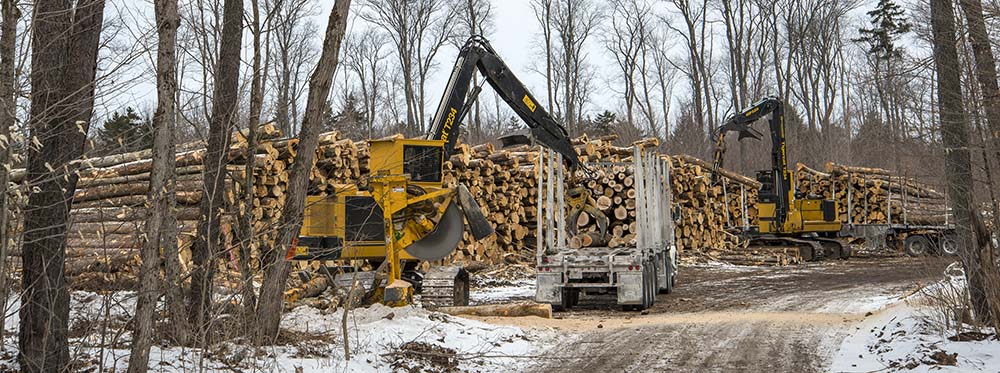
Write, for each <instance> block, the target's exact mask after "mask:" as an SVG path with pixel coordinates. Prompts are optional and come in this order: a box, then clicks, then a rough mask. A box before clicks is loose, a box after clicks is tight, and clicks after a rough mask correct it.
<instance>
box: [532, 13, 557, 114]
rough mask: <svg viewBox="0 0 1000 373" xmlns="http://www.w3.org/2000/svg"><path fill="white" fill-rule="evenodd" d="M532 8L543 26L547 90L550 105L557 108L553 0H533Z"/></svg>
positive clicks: (552, 108)
mask: <svg viewBox="0 0 1000 373" xmlns="http://www.w3.org/2000/svg"><path fill="white" fill-rule="evenodd" d="M531 10H532V11H533V12H534V13H535V19H536V20H538V23H539V24H540V25H541V27H542V40H543V41H544V42H545V47H544V48H545V49H544V51H543V53H544V54H545V90H546V91H547V93H548V98H549V101H548V107H549V108H550V109H551V110H554V109H555V106H553V105H555V102H554V96H553V95H554V92H553V77H552V53H553V50H552V49H553V46H552V0H532V1H531Z"/></svg>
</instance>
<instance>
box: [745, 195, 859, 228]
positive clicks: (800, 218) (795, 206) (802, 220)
mask: <svg viewBox="0 0 1000 373" xmlns="http://www.w3.org/2000/svg"><path fill="white" fill-rule="evenodd" d="M776 211H777V209H776V208H775V204H774V203H758V204H757V212H758V214H759V218H758V219H759V226H758V229H759V230H760V232H761V233H768V234H801V233H811V232H839V231H840V228H841V222H840V221H839V220H838V219H837V204H836V202H834V201H830V200H822V199H813V198H800V199H793V200H792V203H791V206H790V208H789V210H788V215H787V218H786V219H785V223H784V224H783V226H781V227H776V226H774V224H773V222H774V221H775V220H776V219H775V213H776Z"/></svg>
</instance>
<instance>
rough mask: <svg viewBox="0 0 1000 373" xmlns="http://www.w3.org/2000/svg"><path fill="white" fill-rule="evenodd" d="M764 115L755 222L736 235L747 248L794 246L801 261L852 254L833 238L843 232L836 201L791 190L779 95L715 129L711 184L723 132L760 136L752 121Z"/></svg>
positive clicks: (722, 152)
mask: <svg viewBox="0 0 1000 373" xmlns="http://www.w3.org/2000/svg"><path fill="white" fill-rule="evenodd" d="M764 117H769V119H768V128H769V130H770V138H771V168H770V169H768V170H763V171H757V175H756V177H757V181H758V182H760V184H761V187H760V190H759V192H758V194H757V199H758V201H757V212H758V224H757V226H756V227H750V229H749V230H746V231H744V232H740V233H741V234H742V235H743V236H744V238H746V239H747V240H748V241H749V242H748V244H749V245H751V246H785V247H798V248H799V252H800V254H801V256H802V258H803V259H805V260H817V259H823V258H846V257H848V256H850V249H849V248H847V247H845V246H844V245H843V244H841V243H840V242H839V241H837V240H836V239H835V237H837V235H838V234H839V233H840V230H841V222H840V220H839V219H838V217H837V204H836V201H833V200H825V199H822V198H818V197H813V196H803V195H800V194H798V193H796V192H795V184H794V183H795V181H794V178H793V177H792V172H791V171H790V170H789V169H788V156H787V150H786V148H785V115H784V102H783V101H782V100H781V99H780V98H777V97H766V98H764V99H761V100H760V101H757V102H755V103H753V104H752V105H750V106H749V107H747V108H745V109H744V110H743V111H741V112H739V113H737V114H734V115H732V116H730V117H729V118H728V119H726V121H725V123H723V124H722V125H721V126H719V127H718V129H717V130H716V131H715V133H714V134H713V136H715V156H714V158H715V159H714V163H713V171H714V172H713V173H712V178H713V181H712V182H713V184H715V183H716V182H718V176H717V175H718V174H719V173H718V170H719V169H721V168H722V164H723V158H724V157H725V150H726V142H725V137H726V134H728V133H729V132H736V133H738V134H739V140H740V141H742V140H743V139H745V138H748V137H749V138H753V139H757V140H760V139H761V137H762V136H763V134H762V133H761V132H760V131H758V130H756V129H754V128H753V127H752V125H753V124H754V123H755V122H757V121H758V120H760V119H762V118H764Z"/></svg>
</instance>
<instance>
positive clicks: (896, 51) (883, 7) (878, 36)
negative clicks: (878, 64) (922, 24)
mask: <svg viewBox="0 0 1000 373" xmlns="http://www.w3.org/2000/svg"><path fill="white" fill-rule="evenodd" d="M868 17H870V18H871V20H870V21H869V22H871V25H872V27H871V28H860V29H858V32H860V33H861V37H859V38H857V39H854V41H855V42H860V43H866V44H868V46H869V48H868V52H869V53H872V54H873V55H875V56H876V57H878V58H880V59H891V58H898V57H901V56H902V49H901V48H899V47H898V46H896V40H897V39H899V37H900V36H902V35H903V34H906V33H908V32H910V29H912V28H913V25H911V24H910V22H909V20H908V19H907V18H906V16H905V12H904V11H903V9H902V8H900V6H899V5H897V4H896V3H894V2H893V1H892V0H879V2H878V5H876V6H875V9H872V10H871V11H869V12H868Z"/></svg>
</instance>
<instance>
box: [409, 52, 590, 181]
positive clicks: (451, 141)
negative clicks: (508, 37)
mask: <svg viewBox="0 0 1000 373" xmlns="http://www.w3.org/2000/svg"><path fill="white" fill-rule="evenodd" d="M477 70H478V71H479V72H480V73H481V74H482V75H483V78H484V79H485V81H486V82H487V83H489V84H490V86H491V87H493V90H494V91H496V93H497V94H498V95H499V96H500V97H501V98H502V99H503V100H504V102H506V103H507V105H508V106H510V108H511V109H513V110H514V112H515V113H517V116H518V117H520V118H521V120H523V121H524V123H526V124H527V125H528V128H529V129H530V131H531V137H532V138H533V139H534V140H535V141H536V142H538V143H539V144H542V145H543V146H545V147H547V148H549V149H552V150H555V151H557V152H559V154H562V156H563V159H564V160H565V162H566V165H567V166H570V167H579V166H581V164H580V159H579V157H578V156H577V154H576V151H575V150H573V145H572V144H571V143H570V141H569V134H568V133H567V132H566V129H565V128H563V126H562V125H560V124H559V123H557V122H556V121H555V118H553V117H552V115H550V114H549V113H548V111H546V110H545V108H544V107H542V106H541V104H540V103H539V102H538V100H536V99H535V97H534V96H532V95H531V92H528V88H527V87H525V86H524V83H521V81H520V80H518V79H517V76H515V75H514V72H513V71H511V70H510V68H509V67H507V64H506V63H504V62H503V60H502V59H501V58H500V56H499V55H497V53H496V51H494V50H493V47H492V46H490V43H489V41H487V40H486V39H485V38H483V37H482V36H473V37H471V38H469V40H468V41H467V42H466V43H465V45H464V46H463V47H462V49H461V50H460V51H459V53H458V59H457V60H456V62H455V67H454V68H453V69H452V72H451V78H450V79H449V80H448V85H447V86H445V91H444V94H443V95H442V96H441V102H440V103H439V104H438V108H437V111H435V114H434V119H433V120H432V121H431V130H430V133H428V135H427V136H428V139H435V140H445V141H446V143H445V147H444V150H445V159H447V157H448V156H449V155H451V153H452V152H453V151H454V150H455V142H456V140H457V139H458V134H459V133H460V126H461V123H462V120H463V119H464V117H465V115H466V114H467V113H468V108H469V107H470V106H471V103H472V102H474V101H475V99H476V96H478V95H479V91H480V87H478V86H477V87H474V88H473V87H472V77H473V75H474V74H475V73H476V71H477ZM470 88H471V89H470Z"/></svg>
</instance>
